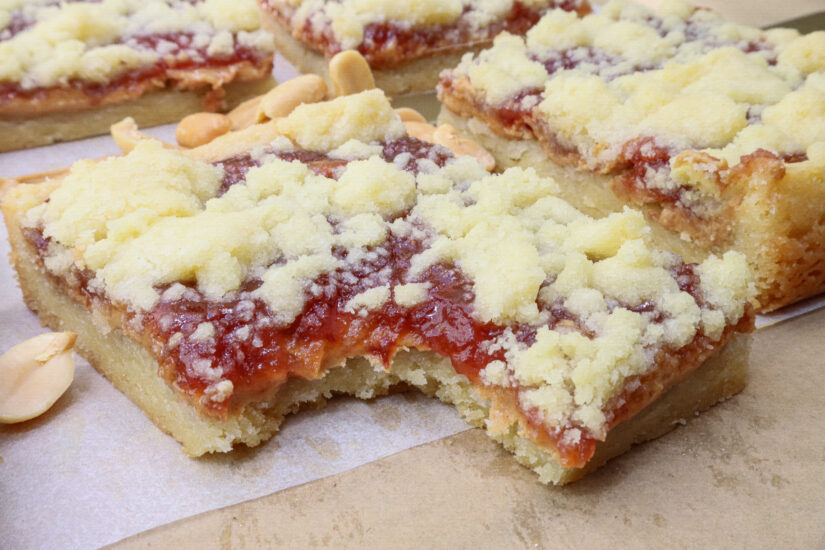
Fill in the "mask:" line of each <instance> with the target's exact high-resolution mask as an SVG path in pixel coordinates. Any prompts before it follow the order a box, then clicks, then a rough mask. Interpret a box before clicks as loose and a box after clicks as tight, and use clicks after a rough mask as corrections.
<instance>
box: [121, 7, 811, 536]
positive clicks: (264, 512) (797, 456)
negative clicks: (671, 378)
mask: <svg viewBox="0 0 825 550" xmlns="http://www.w3.org/2000/svg"><path fill="white" fill-rule="evenodd" d="M646 3H648V4H655V3H657V2H654V1H648V2H646ZM701 3H702V4H703V5H705V6H709V7H713V8H715V9H718V10H719V11H720V12H721V13H723V14H724V15H725V16H727V17H728V18H730V19H731V20H734V21H738V22H742V23H748V24H753V25H765V24H769V23H772V22H776V21H784V20H787V19H790V18H794V17H798V16H800V15H804V14H807V13H811V12H813V11H817V10H825V2H824V1H823V0H789V1H786V2H750V1H720V0H703V1H702V2H701ZM823 326H825V310H820V311H817V312H814V313H810V314H807V315H805V316H803V317H800V318H797V319H793V320H791V321H787V322H784V323H782V324H779V325H775V326H772V327H769V328H765V329H761V330H759V331H758V333H757V334H755V335H754V347H753V352H752V358H751V380H750V383H749V385H748V387H747V388H746V389H745V391H744V392H743V393H742V394H740V395H739V396H737V397H735V398H733V399H731V400H730V401H728V402H726V403H724V404H721V405H719V406H717V407H715V408H714V409H712V410H711V411H709V412H707V413H705V414H703V415H701V417H699V418H697V419H695V420H694V421H692V422H690V423H689V424H688V425H686V426H684V427H680V428H679V429H677V430H675V431H674V432H672V433H670V434H668V435H666V436H665V437H662V438H660V439H658V440H656V441H653V442H650V443H648V444H645V445H643V446H640V447H637V448H635V449H634V450H633V451H632V452H630V453H628V454H626V455H624V456H622V457H620V458H618V459H615V460H613V461H611V462H610V463H609V464H608V465H607V466H605V467H604V468H602V469H601V470H599V471H598V472H596V473H595V474H593V475H590V476H589V477H587V478H585V479H584V480H582V481H580V482H578V483H576V484H573V485H572V486H569V487H566V488H552V487H550V488H548V487H544V486H542V485H539V484H538V483H537V481H536V478H535V476H534V475H533V474H532V473H530V472H528V471H527V470H526V469H524V468H522V467H520V466H518V465H517V464H516V463H515V461H513V459H512V458H511V456H510V455H509V453H506V452H504V451H503V450H501V449H500V448H499V447H498V446H497V445H496V444H495V443H493V442H492V441H490V440H488V439H487V437H486V436H485V435H484V434H483V433H482V432H481V431H479V430H468V431H466V432H463V433H460V434H457V435H455V436H452V437H448V438H446V439H442V440H440V441H436V442H434V443H430V444H426V445H422V446H420V447H416V448H413V449H409V450H407V451H403V452H401V453H398V454H395V455H393V456H390V457H387V458H384V459H381V460H378V461H376V462H372V463H370V464H367V465H364V466H361V467H359V468H356V469H354V470H350V471H347V472H344V473H341V474H338V475H335V476H331V477H328V478H324V479H320V480H318V481H314V482H311V483H308V484H305V485H301V486H298V487H294V488H291V489H287V490H284V491H281V492H278V493H274V494H272V495H269V496H266V497H263V498H260V499H257V500H252V501H248V502H244V503H241V504H238V505H235V506H231V507H228V508H224V509H221V510H215V511H212V512H208V513H205V514H201V515H198V516H195V517H192V518H189V519H185V520H182V521H179V522H176V523H173V524H170V525H166V526H163V527H159V528H157V529H153V530H151V531H147V532H144V533H141V534H140V535H137V536H135V537H132V538H129V539H126V540H125V541H122V542H121V543H118V544H116V545H115V546H114V547H115V548H117V549H118V550H127V549H129V550H132V549H144V548H175V547H179V548H190V547H198V548H202V549H211V548H215V549H217V548H220V549H228V548H232V549H235V548H308V547H311V548H316V547H318V548H362V547H370V548H424V547H434V548H435V547H440V548H493V547H501V548H504V547H508V548H551V547H559V548H606V547H611V548H614V547H618V548H640V547H657V548H670V547H673V548H720V547H725V548H825V522H823V521H822V519H823V510H825V492H823V490H822V488H823V486H825V423H823V417H825V399H823V397H822V388H824V387H825V338H823V336H824V335H825V331H823Z"/></svg>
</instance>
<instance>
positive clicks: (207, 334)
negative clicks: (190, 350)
mask: <svg viewBox="0 0 825 550" xmlns="http://www.w3.org/2000/svg"><path fill="white" fill-rule="evenodd" d="M214 337H215V325H213V324H212V323H200V324H199V325H198V326H197V328H195V332H193V333H192V335H191V336H189V338H190V339H191V340H194V341H196V342H206V341H209V340H212V339H213V338H214Z"/></svg>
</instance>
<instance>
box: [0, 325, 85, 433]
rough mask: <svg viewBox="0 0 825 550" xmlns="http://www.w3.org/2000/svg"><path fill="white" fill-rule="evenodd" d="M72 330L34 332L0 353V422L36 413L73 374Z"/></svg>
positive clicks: (52, 400) (48, 404) (56, 395)
mask: <svg viewBox="0 0 825 550" xmlns="http://www.w3.org/2000/svg"><path fill="white" fill-rule="evenodd" d="M75 338H77V335H76V334H75V333H73V332H49V333H46V334H41V335H40V336H35V337H34V338H30V339H28V340H26V341H24V342H21V343H19V344H17V345H16V346H14V347H12V348H11V349H9V350H8V351H6V353H4V354H3V355H0V423H4V424H13V423H16V422H23V421H24V420H29V419H31V418H34V417H36V416H40V415H41V414H43V413H44V412H46V411H47V410H49V408H50V407H51V406H52V405H54V403H55V402H56V401H57V400H58V399H59V398H60V396H61V395H63V393H65V391H66V390H67V389H68V388H69V385H70V384H71V383H72V379H73V378H74V354H73V353H72V346H74V341H75Z"/></svg>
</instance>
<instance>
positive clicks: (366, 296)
mask: <svg viewBox="0 0 825 550" xmlns="http://www.w3.org/2000/svg"><path fill="white" fill-rule="evenodd" d="M389 299H390V287H389V285H382V286H376V287H373V288H370V289H369V290H365V291H364V292H362V293H360V294H357V295H355V296H353V297H352V299H351V300H349V301H348V302H347V303H346V305H345V306H344V311H346V312H349V313H360V312H367V311H375V310H377V309H381V307H383V305H384V304H386V303H387V301H388V300H389Z"/></svg>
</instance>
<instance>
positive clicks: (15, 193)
mask: <svg viewBox="0 0 825 550" xmlns="http://www.w3.org/2000/svg"><path fill="white" fill-rule="evenodd" d="M57 184H58V182H57V181H56V180H47V181H46V182H45V183H42V184H18V185H15V186H13V187H11V189H9V190H7V192H6V194H5V196H4V197H3V201H2V210H3V214H4V218H5V222H6V226H7V228H8V233H9V241H10V244H11V263H12V265H13V267H14V268H15V270H16V272H17V278H18V282H19V284H20V288H21V290H22V292H23V298H24V300H25V302H26V304H27V306H28V307H29V308H30V309H32V310H33V311H34V312H36V313H37V314H38V316H39V317H40V321H41V322H42V323H43V324H44V325H46V326H48V327H50V328H52V329H55V330H58V329H59V330H71V331H73V332H76V333H77V334H78V338H77V343H76V348H77V349H78V350H79V352H80V353H81V354H82V355H83V356H84V357H85V358H86V359H87V360H88V361H89V362H90V363H91V364H92V366H94V367H95V369H97V370H98V371H99V372H100V373H101V374H103V375H104V376H106V378H108V379H109V380H110V381H111V382H112V383H113V384H114V386H115V387H116V388H117V389H118V390H120V391H121V392H122V393H124V394H125V395H126V396H127V397H129V399H131V400H132V401H133V402H134V403H135V404H136V405H138V407H140V408H141V409H142V410H143V411H144V413H145V414H146V415H147V416H148V417H149V418H150V419H151V420H152V421H153V422H154V423H155V424H156V425H157V426H158V427H159V428H161V429H162V430H163V431H165V432H167V433H168V434H170V435H172V436H173V437H174V438H175V439H177V440H178V441H179V442H180V443H181V444H182V445H183V449H184V451H185V452H186V453H187V454H190V455H192V456H200V455H202V454H205V453H209V452H227V451H230V450H231V449H232V448H233V446H234V445H237V444H246V445H248V446H255V445H258V444H260V443H261V442H263V441H265V440H267V439H269V438H270V437H272V435H274V434H275V432H276V431H277V430H278V428H279V426H280V424H281V422H282V421H283V419H284V417H285V416H286V415H287V414H290V413H292V412H296V411H297V410H299V409H300V408H302V407H304V406H308V405H316V406H317V405H322V404H323V403H324V402H325V400H326V399H327V398H329V397H331V396H332V395H333V394H338V393H343V394H350V395H354V396H356V397H359V398H362V399H369V398H372V397H375V396H378V395H383V394H386V393H387V392H388V391H389V390H390V389H392V388H393V387H395V386H398V385H400V384H404V385H406V386H409V387H414V388H416V389H419V390H420V391H422V392H424V393H425V394H427V395H431V396H435V397H438V398H439V399H441V400H442V401H444V402H446V403H451V404H453V405H455V406H456V408H457V409H458V411H459V412H460V413H461V415H462V416H463V417H464V418H465V419H466V420H467V421H468V422H470V423H471V424H473V425H474V426H477V427H482V428H483V427H485V426H486V419H487V417H488V415H489V404H488V403H487V402H485V400H484V399H483V398H481V397H479V396H478V395H476V394H475V392H474V391H473V389H472V387H471V385H470V383H469V382H468V380H467V379H466V378H465V377H464V376H461V375H458V374H456V373H455V372H454V370H453V368H452V366H451V365H450V363H449V360H447V359H445V358H442V357H440V356H438V355H436V354H434V353H431V352H417V351H410V352H401V353H399V354H398V355H397V356H396V357H395V359H394V360H393V363H392V365H391V368H390V370H389V372H386V371H384V370H383V369H377V370H376V369H375V368H374V367H373V366H372V365H370V363H369V362H368V361H366V360H364V359H353V360H350V361H348V362H347V363H346V365H344V366H343V367H339V368H334V369H331V370H330V371H329V372H328V373H327V375H326V376H325V377H324V378H322V379H320V380H315V381H305V380H296V379H292V380H291V381H289V382H288V383H287V384H286V385H285V386H284V387H283V388H282V389H281V390H280V391H279V392H278V393H277V395H276V396H275V398H274V399H273V400H271V401H265V402H259V403H255V404H253V405H250V406H248V407H246V409H244V411H243V412H242V413H241V414H239V415H238V416H236V417H231V418H229V419H228V420H227V421H226V422H222V421H220V420H217V419H213V418H207V417H204V416H202V415H200V414H199V413H198V412H197V410H196V409H195V408H194V407H193V406H192V405H190V404H189V402H187V401H186V400H185V399H184V398H182V397H181V396H180V395H178V394H177V393H175V391H174V390H173V389H172V388H171V387H170V386H169V385H168V384H167V383H166V382H165V381H164V380H163V379H162V378H161V377H160V376H159V375H158V364H157V361H156V360H155V359H154V358H153V357H152V356H151V355H150V354H149V352H148V351H147V350H146V349H144V348H143V347H142V346H141V345H139V344H138V343H136V342H135V341H134V340H132V339H131V338H129V337H128V336H126V335H125V334H124V333H123V332H122V331H120V330H119V329H117V328H115V327H112V326H110V325H109V324H108V322H107V321H106V320H105V319H104V318H103V316H96V315H95V314H94V312H93V311H90V310H89V309H88V308H87V307H85V306H84V305H81V304H78V303H77V302H75V301H73V300H72V299H71V298H69V297H68V296H66V295H64V294H63V293H61V292H60V291H59V290H58V289H57V288H56V287H55V286H54V285H53V284H52V283H51V282H50V280H49V278H48V277H47V276H46V274H45V273H44V272H43V271H42V270H41V269H40V268H39V267H38V264H37V262H36V261H35V255H34V251H33V250H32V248H31V247H30V245H29V244H28V242H27V241H26V240H25V239H24V237H23V234H22V230H21V223H20V222H21V217H22V215H23V214H24V213H25V212H26V211H27V210H28V209H29V208H31V207H32V206H34V205H35V204H37V203H38V202H40V201H42V200H43V199H44V198H45V197H46V196H47V195H48V194H49V193H50V192H51V190H53V189H54V187H55V186H56V185H57ZM749 346H750V336H749V335H743V334H737V335H735V336H734V338H733V339H732V340H731V341H730V342H729V343H728V345H727V346H726V347H725V348H723V349H722V350H721V351H720V352H719V353H718V354H717V355H715V356H714V357H712V358H711V359H709V360H708V361H706V362H705V363H704V364H703V365H702V366H700V367H699V368H698V369H697V370H696V371H694V373H693V374H691V375H690V376H689V377H688V378H687V379H686V380H684V381H683V382H682V383H680V384H678V385H676V386H675V387H673V388H671V389H670V390H669V391H668V392H666V393H665V394H664V395H663V396H662V397H661V398H660V399H659V400H658V401H656V402H655V403H654V404H653V405H651V406H650V407H648V408H647V409H645V410H644V411H642V412H641V413H640V414H638V415H636V416H635V417H634V418H632V419H630V420H629V421H627V422H625V423H623V424H620V425H619V426H617V427H616V428H615V429H613V430H612V431H611V432H610V434H609V435H608V438H607V440H606V441H604V442H603V443H600V444H599V445H598V447H597V449H596V454H595V456H594V457H593V459H592V460H591V461H590V462H589V463H588V464H587V465H586V466H585V467H584V468H570V469H565V468H562V467H561V466H560V465H559V464H558V463H557V462H556V461H555V460H554V459H553V457H552V456H551V455H550V454H549V453H547V452H545V451H542V450H541V449H540V448H539V447H537V446H536V445H534V444H533V443H531V442H530V441H528V440H527V439H524V438H522V437H520V436H519V435H518V433H516V431H515V428H512V429H511V431H510V432H508V433H504V434H490V435H491V436H492V437H493V438H494V439H496V440H497V441H499V442H500V443H501V444H502V445H503V446H504V447H505V448H507V449H508V450H510V451H511V452H513V453H514V454H515V458H516V460H518V461H519V462H520V463H522V464H524V465H525V466H527V467H528V468H530V469H532V470H534V471H535V472H537V473H538V474H539V479H540V481H541V482H543V483H553V484H565V483H569V482H571V481H575V480H576V479H579V478H580V477H582V476H583V475H584V474H586V473H587V472H589V471H592V470H594V469H596V468H597V467H599V466H600V465H601V464H603V463H604V462H606V461H607V460H609V459H610V458H612V457H614V456H617V455H620V454H622V453H624V452H625V451H627V450H628V449H629V448H630V447H631V446H632V445H634V444H636V443H641V442H643V441H646V440H649V439H653V438H656V437H659V436H661V435H663V434H665V433H667V432H668V431H670V430H672V429H673V428H674V427H676V425H677V424H681V423H684V422H685V421H686V420H688V419H690V418H692V417H693V416H695V415H696V414H697V413H698V412H700V411H702V410H705V409H707V408H709V407H711V406H713V405H714V404H715V403H717V402H719V401H722V400H725V399H727V398H728V397H730V396H732V395H734V394H736V393H737V392H739V391H741V390H742V388H743V387H744V385H745V382H746V378H747V366H748V350H749Z"/></svg>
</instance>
